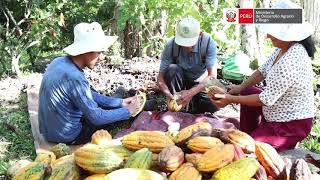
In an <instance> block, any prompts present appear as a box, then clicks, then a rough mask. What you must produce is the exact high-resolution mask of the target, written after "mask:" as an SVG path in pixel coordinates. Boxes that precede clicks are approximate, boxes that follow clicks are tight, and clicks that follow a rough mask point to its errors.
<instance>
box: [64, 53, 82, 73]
mask: <svg viewBox="0 0 320 180" xmlns="http://www.w3.org/2000/svg"><path fill="white" fill-rule="evenodd" d="M68 59H69V60H70V61H71V63H72V64H73V65H75V66H76V68H77V69H78V70H79V71H81V72H84V71H83V70H82V69H81V68H79V66H78V65H77V64H76V63H74V62H73V60H72V58H71V56H68Z"/></svg>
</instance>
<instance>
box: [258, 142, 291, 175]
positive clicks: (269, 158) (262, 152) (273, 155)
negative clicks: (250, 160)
mask: <svg viewBox="0 0 320 180" xmlns="http://www.w3.org/2000/svg"><path fill="white" fill-rule="evenodd" d="M256 156H257V158H258V160H259V162H260V163H261V164H262V166H263V167H264V169H265V170H266V172H267V174H268V175H270V176H272V177H273V178H277V177H278V176H279V174H280V173H281V172H282V171H283V170H284V168H285V163H284V161H283V159H282V158H281V156H280V155H279V154H278V153H277V151H276V150H275V149H274V148H273V147H272V146H271V145H270V144H267V143H264V142H258V141H257V142H256Z"/></svg>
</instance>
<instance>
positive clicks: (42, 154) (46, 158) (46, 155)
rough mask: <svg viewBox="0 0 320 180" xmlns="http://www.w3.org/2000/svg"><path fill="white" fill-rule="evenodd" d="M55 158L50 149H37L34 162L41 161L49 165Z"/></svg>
mask: <svg viewBox="0 0 320 180" xmlns="http://www.w3.org/2000/svg"><path fill="white" fill-rule="evenodd" d="M55 160H56V156H55V155H54V154H53V152H51V151H47V150H41V151H38V154H37V157H36V159H35V160H34V161H35V162H43V163H45V164H48V165H50V166H51V164H52V163H53V162H54V161H55Z"/></svg>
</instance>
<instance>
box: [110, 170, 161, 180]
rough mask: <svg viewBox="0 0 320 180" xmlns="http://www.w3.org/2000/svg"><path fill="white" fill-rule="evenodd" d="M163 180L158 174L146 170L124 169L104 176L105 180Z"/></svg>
mask: <svg viewBox="0 0 320 180" xmlns="http://www.w3.org/2000/svg"><path fill="white" fill-rule="evenodd" d="M122 179H130V180H165V179H166V178H165V177H163V176H161V175H160V174H158V173H156V172H154V171H151V170H147V169H135V168H124V169H119V170H116V171H113V172H111V173H109V174H107V175H106V177H105V180H122Z"/></svg>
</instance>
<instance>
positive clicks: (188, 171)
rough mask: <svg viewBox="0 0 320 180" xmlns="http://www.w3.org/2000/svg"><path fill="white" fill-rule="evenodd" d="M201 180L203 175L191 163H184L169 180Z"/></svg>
mask: <svg viewBox="0 0 320 180" xmlns="http://www.w3.org/2000/svg"><path fill="white" fill-rule="evenodd" d="M201 178H202V176H201V174H200V173H199V171H198V170H197V169H196V168H194V167H193V165H192V164H191V163H184V164H182V165H181V166H180V167H179V168H178V169H177V170H176V171H174V172H173V173H172V174H171V175H170V177H169V180H201Z"/></svg>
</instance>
